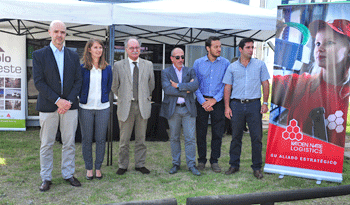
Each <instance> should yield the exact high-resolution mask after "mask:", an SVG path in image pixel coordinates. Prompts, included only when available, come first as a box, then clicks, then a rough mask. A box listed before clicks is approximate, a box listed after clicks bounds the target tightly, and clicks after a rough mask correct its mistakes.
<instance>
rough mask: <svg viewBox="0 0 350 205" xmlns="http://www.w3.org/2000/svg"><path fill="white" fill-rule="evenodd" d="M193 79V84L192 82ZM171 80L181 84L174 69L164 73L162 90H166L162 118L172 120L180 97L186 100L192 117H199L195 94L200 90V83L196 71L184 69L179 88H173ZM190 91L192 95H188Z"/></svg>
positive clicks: (171, 68)
mask: <svg viewBox="0 0 350 205" xmlns="http://www.w3.org/2000/svg"><path fill="white" fill-rule="evenodd" d="M191 79H193V82H190V81H191ZM170 80H172V81H174V82H176V83H179V80H178V79H177V75H176V73H175V70H174V67H173V66H171V67H168V68H166V69H164V70H163V71H162V88H163V90H164V99H163V102H162V107H161V109H160V114H159V115H160V116H162V117H165V118H166V119H169V118H171V116H173V114H174V112H175V106H176V102H177V98H178V97H183V98H185V103H186V107H187V109H188V110H189V111H190V113H191V116H192V117H196V116H197V109H196V105H195V99H194V92H195V91H196V90H197V89H198V86H199V83H198V79H197V76H196V73H195V71H194V70H193V69H192V68H188V67H183V68H182V83H179V88H174V87H173V86H171V83H170ZM187 91H190V93H187Z"/></svg>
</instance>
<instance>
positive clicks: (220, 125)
mask: <svg viewBox="0 0 350 205" xmlns="http://www.w3.org/2000/svg"><path fill="white" fill-rule="evenodd" d="M196 106H197V118H196V130H197V149H198V162H200V163H204V164H205V163H206V162H207V131H208V119H209V115H210V119H211V132H212V136H211V155H210V160H209V162H210V164H213V163H218V159H219V158H220V155H221V143H222V136H223V134H224V130H225V105H224V101H223V100H221V101H220V102H217V103H216V104H215V105H214V106H213V108H214V110H213V111H211V112H207V111H205V110H204V108H203V107H202V105H201V104H199V103H198V101H197V102H196Z"/></svg>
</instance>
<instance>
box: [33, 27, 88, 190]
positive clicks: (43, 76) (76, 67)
mask: <svg viewBox="0 0 350 205" xmlns="http://www.w3.org/2000/svg"><path fill="white" fill-rule="evenodd" d="M49 34H50V36H51V42H50V45H49V46H46V47H44V48H42V49H40V50H37V51H35V52H33V79H34V84H35V87H36V89H37V90H38V91H39V95H38V99H37V104H36V110H38V111H39V120H40V126H41V129H40V140H41V146H40V167H41V171H40V176H41V179H42V183H41V186H40V187H39V190H40V191H47V190H49V189H50V185H51V184H52V182H51V180H52V174H51V172H52V169H53V145H54V143H55V139H56V133H57V130H58V127H59V129H60V131H61V137H62V144H63V145H62V163H61V164H62V165H61V170H62V177H63V179H64V180H66V181H68V182H69V183H70V184H71V185H72V186H81V184H80V182H79V181H78V179H76V178H75V177H74V176H73V174H74V172H75V132H76V129H77V126H78V107H79V105H78V95H79V93H80V89H81V84H82V77H81V72H80V62H79V56H78V54H77V53H76V52H74V51H72V50H70V49H67V48H66V47H65V46H64V41H65V37H66V25H65V24H64V23H63V22H61V21H59V20H55V21H52V22H51V24H50V28H49Z"/></svg>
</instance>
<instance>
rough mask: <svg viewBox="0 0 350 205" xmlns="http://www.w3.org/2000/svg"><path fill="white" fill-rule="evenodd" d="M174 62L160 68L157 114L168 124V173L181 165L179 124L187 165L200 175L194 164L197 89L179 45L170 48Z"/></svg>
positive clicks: (191, 70) (172, 172)
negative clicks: (170, 161)
mask: <svg viewBox="0 0 350 205" xmlns="http://www.w3.org/2000/svg"><path fill="white" fill-rule="evenodd" d="M170 59H171V61H172V62H173V65H172V66H171V67H169V68H166V69H165V70H163V71H162V87H163V90H164V100H163V103H162V107H161V110H160V116H163V117H165V118H166V119H168V122H169V127H170V146H171V155H172V158H173V162H172V163H173V167H172V168H171V169H170V171H169V173H170V174H175V173H176V172H178V170H179V169H180V163H181V144H180V135H181V125H182V128H183V132H184V138H185V152H186V162H187V167H188V169H189V170H190V171H191V172H192V174H194V175H197V176H199V175H201V173H200V172H199V171H198V169H197V168H196V166H195V165H196V162H195V161H196V138H195V128H196V116H197V109H196V105H195V100H194V95H193V93H194V92H195V91H196V90H197V89H198V86H199V84H198V80H197V77H196V73H195V71H194V70H193V69H192V68H187V67H184V66H183V63H184V60H185V56H184V52H183V50H182V49H181V48H175V49H173V50H172V51H171V57H170Z"/></svg>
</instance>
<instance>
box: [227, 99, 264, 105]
mask: <svg viewBox="0 0 350 205" xmlns="http://www.w3.org/2000/svg"><path fill="white" fill-rule="evenodd" d="M258 100H260V98H255V99H236V98H233V99H231V101H237V102H240V103H242V104H243V103H250V102H254V101H258Z"/></svg>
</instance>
